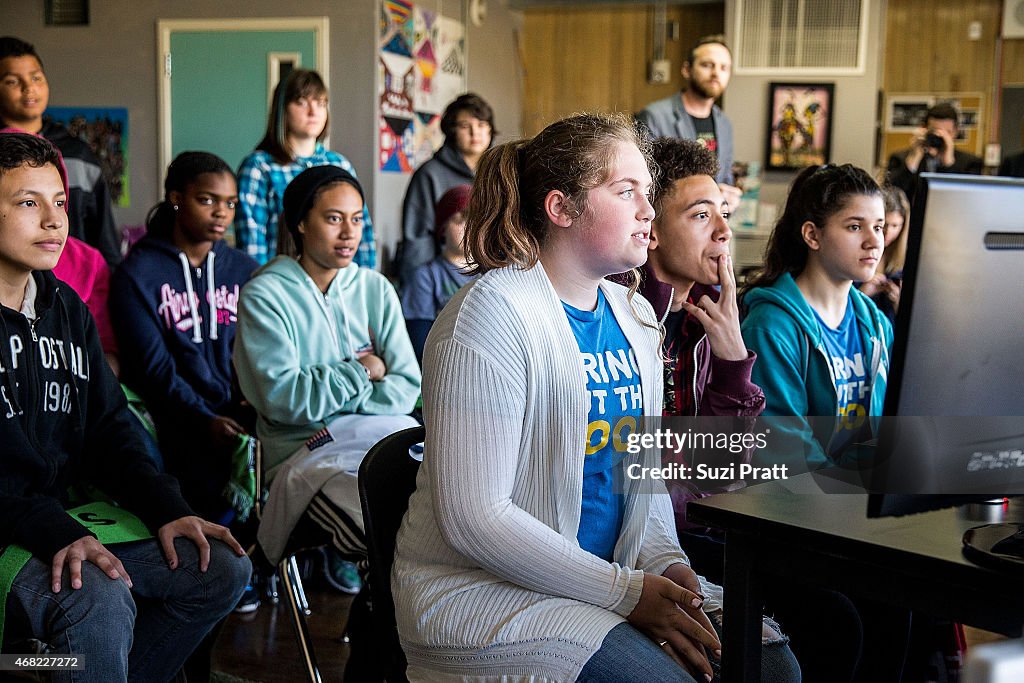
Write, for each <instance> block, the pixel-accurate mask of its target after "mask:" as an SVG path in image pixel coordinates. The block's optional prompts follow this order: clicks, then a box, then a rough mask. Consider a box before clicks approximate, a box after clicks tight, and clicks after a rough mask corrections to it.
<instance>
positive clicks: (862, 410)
mask: <svg viewBox="0 0 1024 683" xmlns="http://www.w3.org/2000/svg"><path fill="white" fill-rule="evenodd" d="M814 317H815V318H817V320H818V329H820V330H821V340H822V342H823V343H824V345H825V352H826V353H827V354H828V357H829V360H830V361H831V363H832V377H833V380H834V381H835V385H836V396H837V397H838V398H839V412H838V415H839V423H838V425H837V427H836V432H835V435H834V436H833V437H832V441H831V442H830V444H829V449H828V454H829V455H830V456H832V457H836V456H838V455H840V454H841V453H842V452H843V451H845V450H846V448H847V447H848V446H849V445H850V444H851V443H852V442H853V441H854V440H855V439H857V438H858V434H859V432H860V430H861V429H862V428H863V427H864V426H865V425H866V424H867V414H868V406H870V405H871V385H870V384H869V382H868V372H869V370H870V368H868V359H867V358H866V357H865V356H866V354H865V353H864V342H863V341H862V340H861V337H860V325H858V324H857V318H856V317H855V316H854V314H853V305H852V304H851V303H850V302H849V301H847V303H846V314H845V315H844V316H843V321H842V322H841V323H839V327H838V328H835V329H833V328H831V327H829V326H828V325H826V324H825V322H824V321H823V320H822V319H821V317H820V316H818V312H817V311H815V312H814Z"/></svg>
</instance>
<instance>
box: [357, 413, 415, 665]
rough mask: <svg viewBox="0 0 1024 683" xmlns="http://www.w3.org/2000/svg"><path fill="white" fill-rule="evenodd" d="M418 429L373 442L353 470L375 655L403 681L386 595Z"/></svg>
mask: <svg viewBox="0 0 1024 683" xmlns="http://www.w3.org/2000/svg"><path fill="white" fill-rule="evenodd" d="M424 436H425V430H424V428H423V427H411V428H409V429H403V430H402V431H400V432H395V433H394V434H391V435H390V436H386V437H384V438H383V439H381V440H380V441H379V442H377V443H376V444H375V445H374V446H373V447H372V448H371V449H370V450H369V451H368V452H367V453H366V457H365V458H363V462H362V464H360V466H359V499H360V502H361V504H362V508H363V528H364V530H365V531H366V546H367V551H368V554H369V562H370V598H371V600H372V602H373V609H372V615H373V625H374V630H375V631H376V635H377V642H378V644H379V648H380V651H381V652H386V653H387V662H386V664H385V666H386V668H387V674H386V680H388V681H392V682H396V681H405V680H406V678H405V667H406V661H405V654H404V653H403V652H402V648H401V645H400V644H399V642H398V630H397V629H396V626H395V601H394V598H393V597H392V595H391V565H392V564H393V563H394V559H395V537H396V536H397V535H398V528H399V527H400V526H401V524H402V518H403V517H404V516H405V511H406V510H408V509H409V497H410V496H411V495H412V492H413V491H415V490H416V473H417V472H418V471H419V468H420V463H419V461H417V460H414V459H413V458H412V457H410V455H409V448H411V447H412V446H414V445H415V444H418V443H420V442H421V441H423V439H424Z"/></svg>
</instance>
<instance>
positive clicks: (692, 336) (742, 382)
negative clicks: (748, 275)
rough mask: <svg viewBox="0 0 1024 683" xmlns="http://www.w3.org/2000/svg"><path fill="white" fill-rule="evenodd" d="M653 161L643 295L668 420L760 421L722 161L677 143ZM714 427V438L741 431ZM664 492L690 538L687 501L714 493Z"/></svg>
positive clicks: (691, 487)
mask: <svg viewBox="0 0 1024 683" xmlns="http://www.w3.org/2000/svg"><path fill="white" fill-rule="evenodd" d="M652 155H653V157H654V161H655V163H657V164H658V167H659V169H660V182H659V183H658V189H657V191H656V193H655V195H654V201H653V204H654V208H655V211H656V212H657V217H656V218H655V219H654V222H653V223H652V225H651V241H650V244H649V245H648V247H647V249H648V259H647V263H645V264H644V265H643V266H641V273H642V280H641V284H640V289H639V291H640V293H641V294H642V295H643V296H644V298H646V299H647V300H648V301H649V302H650V303H651V305H652V306H653V307H654V312H655V314H656V315H657V316H658V319H659V320H660V321H661V322H662V324H664V326H665V340H664V343H663V346H662V351H663V352H664V354H665V357H666V359H667V362H666V365H665V405H664V410H663V414H664V415H665V416H683V417H698V416H699V417H719V418H723V417H729V418H752V417H756V416H757V415H760V414H761V411H762V410H764V393H763V392H762V391H761V389H760V388H759V387H758V386H757V385H755V384H753V383H752V382H751V381H750V373H751V369H752V368H753V365H754V354H753V353H751V352H750V351H748V350H747V347H746V345H745V344H744V343H743V337H742V336H741V334H740V321H739V312H738V308H737V305H736V280H735V277H734V276H733V270H732V258H731V256H730V255H729V240H730V239H731V238H732V231H730V229H729V223H728V219H729V205H728V203H727V202H726V201H725V198H724V196H723V195H722V192H721V190H720V189H719V188H718V185H717V184H716V182H715V175H716V173H717V171H718V160H717V159H716V158H715V154H714V152H711V151H709V150H707V149H705V148H704V147H703V146H701V145H700V144H699V143H697V142H694V141H693V140H682V139H677V138H658V139H657V140H655V141H654V144H653V149H652ZM716 286H718V287H720V288H721V291H719V290H718V289H716ZM709 424H710V427H711V429H712V430H713V431H721V430H722V429H728V428H730V427H732V426H734V425H732V424H731V423H727V422H726V421H714V422H709ZM740 426H741V427H742V425H740ZM703 431H707V430H703ZM750 455H751V454H750V453H749V452H747V453H740V454H736V453H729V452H725V453H718V454H710V453H699V454H692V453H691V454H690V461H689V462H686V463H685V464H686V465H687V466H689V467H693V466H694V465H695V464H696V463H695V462H694V461H696V462H702V463H704V464H712V465H727V464H729V463H732V462H736V461H740V460H743V461H747V462H749V459H750ZM716 456H720V457H716ZM666 483H667V484H669V487H668V488H669V492H670V493H671V494H672V502H673V506H674V507H675V510H676V523H677V526H678V527H679V528H680V529H685V528H687V527H688V526H689V525H687V524H686V521H685V510H686V502H687V501H689V500H692V499H694V498H699V497H701V496H703V495H708V494H709V493H712V492H714V491H708V490H701V489H698V487H697V485H696V484H695V482H694V481H689V480H687V481H682V480H680V481H672V482H666ZM723 483H724V484H729V482H723ZM683 547H684V548H686V550H687V552H689V551H690V550H691V547H692V545H688V544H687V543H686V542H684V546H683Z"/></svg>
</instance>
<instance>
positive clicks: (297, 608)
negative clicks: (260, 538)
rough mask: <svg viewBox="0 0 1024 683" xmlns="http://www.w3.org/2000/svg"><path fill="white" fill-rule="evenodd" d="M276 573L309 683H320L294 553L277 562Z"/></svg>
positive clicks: (306, 605)
mask: <svg viewBox="0 0 1024 683" xmlns="http://www.w3.org/2000/svg"><path fill="white" fill-rule="evenodd" d="M278 574H279V575H280V577H281V581H283V582H284V594H285V597H287V598H288V609H289V611H290V612H291V615H292V626H293V627H294V630H295V638H296V640H298V641H299V649H300V650H301V651H302V658H303V662H304V664H305V666H306V674H307V675H308V676H309V680H310V681H311V683H322V680H323V679H321V678H320V669H319V667H317V663H316V652H315V651H314V650H313V640H312V638H310V635H309V626H308V625H307V624H306V615H307V614H308V613H309V605H308V603H307V602H306V595H305V593H304V592H303V590H302V577H301V576H300V575H299V571H298V563H297V562H296V561H295V556H294V555H292V556H289V557H287V558H285V559H283V560H281V562H280V563H279V564H278Z"/></svg>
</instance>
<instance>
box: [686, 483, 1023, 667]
mask: <svg viewBox="0 0 1024 683" xmlns="http://www.w3.org/2000/svg"><path fill="white" fill-rule="evenodd" d="M820 476H821V475H815V474H803V475H799V476H798V477H794V478H792V479H790V480H788V481H786V482H772V483H768V484H762V485H759V486H754V487H751V488H748V489H744V490H741V491H736V492H734V493H726V494H720V495H717V496H713V497H711V498H705V499H703V500H700V501H694V502H691V503H690V504H689V506H688V507H687V517H688V518H689V519H690V520H691V521H695V522H698V523H702V524H707V525H708V526H712V527H717V528H719V529H722V530H724V531H725V533H726V546H725V580H724V584H725V585H724V589H725V605H724V608H725V614H726V615H727V616H726V618H725V623H724V634H723V635H724V641H725V643H726V644H727V647H725V648H724V649H723V653H722V654H723V662H722V667H723V668H722V675H723V681H725V683H733V682H735V681H743V682H744V683H746V682H754V683H756V682H757V681H759V680H760V670H761V666H760V664H761V648H760V644H761V619H760V615H761V594H762V593H761V587H762V586H763V585H764V584H765V583H766V582H768V581H771V580H772V578H773V577H776V576H779V577H786V578H790V579H798V580H800V581H807V582H808V583H813V584H816V585H820V586H825V587H828V588H833V589H836V590H839V591H843V592H845V593H848V594H851V595H862V596H870V597H872V598H874V599H877V600H880V601H883V602H888V603H890V604H893V605H899V606H903V607H909V608H911V609H914V610H918V611H921V612H927V613H930V614H934V615H936V616H941V617H946V618H949V619H953V620H955V621H959V622H962V623H965V624H970V625H972V626H976V627H978V628H982V629H986V630H989V631H998V632H1000V633H1005V634H1006V635H1011V636H1018V635H1020V633H1021V625H1022V624H1024V572H1021V573H1010V572H1000V571H996V570H993V569H989V568H985V567H981V566H979V565H976V564H974V563H973V562H971V561H970V560H968V559H966V558H965V557H964V556H963V553H962V552H961V550H960V548H961V536H962V535H963V532H964V531H966V530H967V529H969V528H970V527H972V526H978V525H980V524H986V523H992V522H996V521H1024V504H1021V503H1020V502H1018V501H1012V504H1011V505H1010V506H1008V509H1003V508H1002V507H1001V506H987V507H984V508H983V507H980V506H969V507H965V508H958V509H945V510H938V511H934V512H925V513H920V514H917V515H910V516H907V517H890V518H882V519H868V518H867V494H866V493H822V492H821V490H820V489H819V488H818V487H817V486H816V483H815V482H816V477H820ZM832 488H835V487H834V486H833V487H832ZM997 516H998V517H999V518H998V519H997V518H996V517H997ZM793 599H794V600H799V599H800V597H799V596H798V595H794V596H793ZM823 628H827V625H824V624H823ZM783 629H785V624H783Z"/></svg>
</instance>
